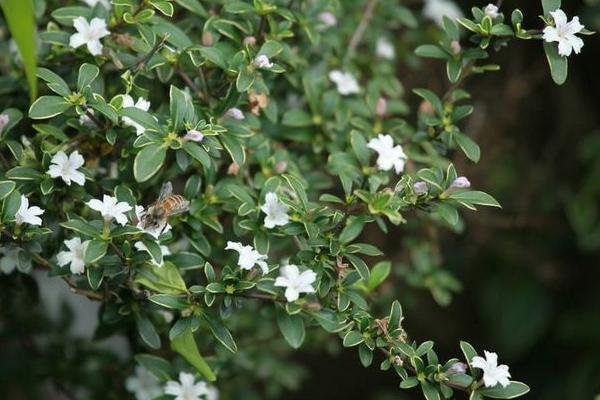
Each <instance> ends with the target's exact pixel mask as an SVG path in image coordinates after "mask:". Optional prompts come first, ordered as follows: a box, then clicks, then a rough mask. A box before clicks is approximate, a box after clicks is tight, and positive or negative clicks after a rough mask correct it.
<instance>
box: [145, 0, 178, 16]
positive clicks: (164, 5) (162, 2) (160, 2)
mask: <svg viewBox="0 0 600 400" xmlns="http://www.w3.org/2000/svg"><path fill="white" fill-rule="evenodd" d="M150 4H152V6H153V7H154V8H156V9H157V10H158V11H160V12H161V13H162V14H164V15H166V16H167V17H172V16H173V11H174V9H173V4H172V3H171V2H170V1H167V0H152V1H150Z"/></svg>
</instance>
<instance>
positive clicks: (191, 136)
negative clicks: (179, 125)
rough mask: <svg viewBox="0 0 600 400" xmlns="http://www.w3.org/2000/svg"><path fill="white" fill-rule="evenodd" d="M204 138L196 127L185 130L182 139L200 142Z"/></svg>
mask: <svg viewBox="0 0 600 400" xmlns="http://www.w3.org/2000/svg"><path fill="white" fill-rule="evenodd" d="M203 139H204V134H203V133H202V132H200V131H197V130H196V129H190V130H189V131H187V133H186V134H185V136H184V137H183V140H191V141H192V142H201V141H202V140H203Z"/></svg>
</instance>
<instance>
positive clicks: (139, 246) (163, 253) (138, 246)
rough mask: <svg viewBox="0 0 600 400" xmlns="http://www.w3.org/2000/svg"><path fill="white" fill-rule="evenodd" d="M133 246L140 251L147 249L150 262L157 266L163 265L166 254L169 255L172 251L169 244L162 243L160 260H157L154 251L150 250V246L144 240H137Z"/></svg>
mask: <svg viewBox="0 0 600 400" xmlns="http://www.w3.org/2000/svg"><path fill="white" fill-rule="evenodd" d="M133 246H134V247H135V248H136V249H137V250H138V251H145V252H146V253H148V254H149V255H150V262H151V263H152V264H153V265H154V266H155V267H158V268H160V267H162V266H163V265H165V261H164V258H163V257H164V256H168V255H170V254H171V251H170V250H169V248H168V247H167V246H163V245H160V246H159V247H160V261H159V262H156V260H154V257H153V256H152V253H150V250H148V247H147V246H146V245H145V244H144V243H143V242H135V243H134V244H133Z"/></svg>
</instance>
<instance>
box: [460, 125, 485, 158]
mask: <svg viewBox="0 0 600 400" xmlns="http://www.w3.org/2000/svg"><path fill="white" fill-rule="evenodd" d="M454 140H456V143H458V145H459V146H460V148H461V150H462V151H463V153H465V155H466V156H467V157H468V158H469V160H471V161H473V162H479V158H480V156H481V150H480V149H479V145H477V143H475V142H474V141H473V139H471V138H470V137H468V136H467V135H465V134H463V133H460V132H454Z"/></svg>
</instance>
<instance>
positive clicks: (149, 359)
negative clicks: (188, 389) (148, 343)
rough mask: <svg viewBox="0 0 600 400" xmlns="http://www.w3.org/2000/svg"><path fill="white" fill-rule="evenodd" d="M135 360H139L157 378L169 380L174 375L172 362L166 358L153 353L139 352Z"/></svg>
mask: <svg viewBox="0 0 600 400" xmlns="http://www.w3.org/2000/svg"><path fill="white" fill-rule="evenodd" d="M134 358H135V361H137V362H138V364H140V365H141V366H143V367H144V368H145V369H147V370H148V371H150V373H151V374H152V375H154V376H155V377H156V378H158V379H160V380H162V381H167V380H169V379H170V378H171V376H172V375H173V367H172V366H171V363H170V362H168V361H167V360H165V359H164V358H161V357H158V356H155V355H152V354H138V355H136V356H134Z"/></svg>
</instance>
